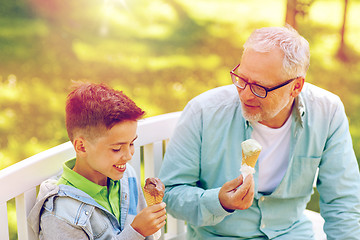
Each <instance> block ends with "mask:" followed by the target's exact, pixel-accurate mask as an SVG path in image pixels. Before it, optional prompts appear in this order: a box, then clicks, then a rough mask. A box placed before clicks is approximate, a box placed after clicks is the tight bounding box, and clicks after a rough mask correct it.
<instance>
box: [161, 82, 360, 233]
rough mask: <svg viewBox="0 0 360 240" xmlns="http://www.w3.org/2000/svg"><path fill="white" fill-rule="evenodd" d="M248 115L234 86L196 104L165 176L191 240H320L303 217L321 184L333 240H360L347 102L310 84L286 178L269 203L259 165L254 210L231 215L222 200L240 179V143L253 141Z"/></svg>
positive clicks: (298, 109) (301, 100)
mask: <svg viewBox="0 0 360 240" xmlns="http://www.w3.org/2000/svg"><path fill="white" fill-rule="evenodd" d="M241 111H242V110H241V104H240V100H239V96H238V93H237V91H236V87H235V86H233V85H229V86H224V87H219V88H216V89H212V90H210V91H208V92H205V93H203V94H201V95H199V96H197V97H196V98H194V99H193V100H191V101H190V102H189V104H188V105H187V106H186V107H185V109H184V111H183V113H182V115H181V117H180V119H179V121H178V124H177V127H176V129H175V131H174V134H173V137H172V138H171V140H170V143H169V145H168V148H167V151H166V153H165V159H164V162H163V164H162V168H161V170H160V179H161V180H162V181H163V183H164V184H165V186H166V190H165V197H164V202H166V204H167V212H168V213H170V214H172V215H173V216H175V217H177V218H180V219H183V220H185V221H187V223H188V239H218V238H221V239H306V240H308V239H313V231H312V227H311V222H310V221H309V220H308V219H307V218H306V217H305V215H304V214H303V212H304V209H305V208H306V204H307V202H308V201H309V200H310V196H311V194H312V193H313V183H314V180H315V181H316V185H317V190H318V191H319V193H320V209H321V215H322V217H323V218H324V219H325V225H324V230H325V233H326V234H327V237H328V240H330V239H341V240H342V239H347V240H350V239H357V240H359V239H360V175H359V167H358V163H357V161H356V157H355V154H354V151H353V146H352V140H351V136H350V132H349V124H348V120H347V117H346V115H345V111H344V106H343V104H342V103H341V101H340V99H339V98H338V97H337V96H335V95H334V94H332V93H330V92H327V91H325V90H323V89H320V88H318V87H316V86H314V85H311V84H309V83H305V85H304V88H303V90H302V92H301V93H300V95H299V96H298V97H297V98H296V99H295V104H294V107H293V112H292V125H291V137H290V138H291V139H290V158H289V165H288V168H287V170H286V173H285V176H284V177H283V179H282V180H281V182H280V184H279V185H278V186H277V188H276V189H275V190H274V191H273V192H272V193H271V194H270V195H262V194H261V193H259V192H258V190H257V188H258V172H259V171H258V164H257V165H256V166H255V170H256V173H255V175H254V181H255V196H254V201H253V204H252V206H251V207H250V208H249V209H246V210H236V211H234V212H231V213H230V212H227V211H225V210H224V209H223V208H222V206H221V204H220V202H219V198H218V195H219V190H220V188H221V186H222V185H223V184H224V183H225V182H227V181H230V180H232V179H234V178H236V177H238V176H239V174H240V172H239V169H240V166H241V161H242V153H241V146H240V143H241V142H242V141H244V140H246V139H248V138H250V136H251V133H252V126H251V123H250V122H248V121H246V120H245V119H244V118H243V116H242V112H241ZM274 161H276V159H274ZM317 170H319V171H318V175H317V174H316V173H317Z"/></svg>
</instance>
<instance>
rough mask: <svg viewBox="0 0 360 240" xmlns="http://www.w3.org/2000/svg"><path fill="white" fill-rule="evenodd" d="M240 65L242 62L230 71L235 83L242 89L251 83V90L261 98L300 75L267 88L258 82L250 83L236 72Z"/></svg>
mask: <svg viewBox="0 0 360 240" xmlns="http://www.w3.org/2000/svg"><path fill="white" fill-rule="evenodd" d="M239 66H240V64H238V65H237V66H236V67H235V68H234V69H233V70H231V71H230V75H231V79H232V81H233V83H234V85H235V86H236V87H238V88H240V89H245V88H246V86H247V85H249V87H250V90H251V92H252V93H253V94H254V95H255V96H257V97H259V98H266V96H267V94H268V92H271V91H274V90H276V89H278V88H281V87H283V86H285V85H287V84H289V83H291V82H292V81H294V80H295V79H297V78H298V77H296V78H292V79H289V80H287V81H286V82H284V83H281V84H280V85H277V86H275V87H272V88H267V87H263V86H260V85H258V84H256V83H249V82H247V81H246V80H245V79H244V78H242V77H240V76H238V75H237V74H235V71H236V69H238V67H239Z"/></svg>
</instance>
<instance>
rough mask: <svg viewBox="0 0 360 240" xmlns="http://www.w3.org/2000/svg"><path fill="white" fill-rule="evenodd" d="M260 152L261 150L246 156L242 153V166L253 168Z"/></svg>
mask: <svg viewBox="0 0 360 240" xmlns="http://www.w3.org/2000/svg"><path fill="white" fill-rule="evenodd" d="M260 152H261V150H260V151H257V152H253V153H252V154H251V155H248V156H246V155H245V154H244V152H243V153H242V157H243V161H242V164H246V165H248V166H250V167H252V168H254V167H255V164H256V162H257V160H258V158H259V155H260Z"/></svg>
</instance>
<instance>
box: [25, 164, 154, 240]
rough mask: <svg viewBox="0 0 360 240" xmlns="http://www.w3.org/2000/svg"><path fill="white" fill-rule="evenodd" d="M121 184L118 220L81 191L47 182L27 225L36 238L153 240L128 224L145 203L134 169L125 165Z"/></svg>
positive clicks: (43, 185)
mask: <svg viewBox="0 0 360 240" xmlns="http://www.w3.org/2000/svg"><path fill="white" fill-rule="evenodd" d="M120 182H121V188H120V189H121V190H120V191H121V206H120V208H121V210H120V211H121V216H120V218H121V221H120V223H119V221H118V220H117V219H116V217H115V216H114V215H113V214H111V213H110V212H109V211H108V210H106V209H105V208H104V207H102V206H101V205H99V204H98V203H97V202H96V201H95V200H94V199H93V198H91V197H90V196H89V195H88V194H86V193H84V192H83V191H81V190H79V189H77V188H74V187H71V186H67V185H57V184H56V183H57V180H55V179H49V180H46V181H45V182H43V183H42V184H41V186H40V192H39V195H38V198H37V201H36V203H35V206H34V207H33V209H32V210H31V212H30V214H29V217H28V222H29V225H30V227H31V228H32V229H33V231H34V233H35V234H36V236H37V237H39V239H91V240H92V239H99V240H102V239H112V240H121V239H134V240H136V239H153V236H149V237H147V238H145V237H143V236H142V235H141V234H140V233H138V232H136V231H135V230H134V229H133V228H132V227H131V225H130V224H131V223H132V221H133V220H134V218H135V216H136V215H137V213H138V212H139V211H141V210H142V209H143V208H145V207H146V202H145V199H144V196H143V193H142V190H141V187H140V184H139V183H138V181H137V178H136V173H135V171H134V169H133V168H132V167H131V166H130V165H129V164H127V166H126V171H125V172H124V176H123V177H122V179H121V180H120Z"/></svg>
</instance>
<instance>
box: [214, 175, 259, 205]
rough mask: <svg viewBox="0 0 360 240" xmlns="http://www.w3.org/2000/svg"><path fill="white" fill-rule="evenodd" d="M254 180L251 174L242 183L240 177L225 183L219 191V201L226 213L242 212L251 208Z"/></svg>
mask: <svg viewBox="0 0 360 240" xmlns="http://www.w3.org/2000/svg"><path fill="white" fill-rule="evenodd" d="M254 186H255V183H254V179H253V176H252V174H250V175H248V176H247V177H246V179H245V181H243V177H242V175H240V176H239V177H237V178H235V179H233V180H231V181H229V182H226V183H225V184H224V185H223V186H222V187H221V189H220V192H219V200H220V203H221V205H222V206H223V208H224V209H225V210H227V211H233V210H236V209H239V210H244V209H247V208H249V207H251V204H252V203H253V199H254Z"/></svg>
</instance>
